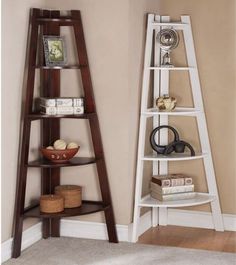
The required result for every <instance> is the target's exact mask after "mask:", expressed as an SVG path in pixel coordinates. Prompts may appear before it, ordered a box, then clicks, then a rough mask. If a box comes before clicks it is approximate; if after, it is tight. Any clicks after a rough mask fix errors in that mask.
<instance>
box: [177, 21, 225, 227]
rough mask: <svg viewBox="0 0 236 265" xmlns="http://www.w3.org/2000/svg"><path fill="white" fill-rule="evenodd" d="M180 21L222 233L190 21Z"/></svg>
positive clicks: (215, 216)
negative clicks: (185, 25)
mask: <svg viewBox="0 0 236 265" xmlns="http://www.w3.org/2000/svg"><path fill="white" fill-rule="evenodd" d="M181 21H182V22H183V23H186V24H188V27H185V28H184V30H183V34H184V41H185V48H186V54H187V61H188V65H189V66H190V67H192V69H191V70H190V71H189V75H190V81H191V86H192V93H193V101H194V106H195V108H197V109H198V110H200V111H201V113H200V114H199V115H198V116H197V124H198V132H199V137H200V142H201V149H202V152H206V153H207V154H208V155H207V156H206V157H205V158H204V167H205V173H206V179H207V185H208V190H209V193H210V195H214V196H215V200H214V201H212V202H211V208H212V216H213V222H214V227H215V229H216V230H217V231H224V225H223V219H222V214H221V208H220V203H219V195H218V190H217V186H216V178H215V172H214V167H213V161H212V155H211V148H210V143H209V136H208V130H207V124H206V118H205V114H204V107H203V100H202V93H201V85H200V80H199V75H198V69H197V61H196V56H195V49H194V42H193V36H192V31H191V21H190V18H189V16H181Z"/></svg>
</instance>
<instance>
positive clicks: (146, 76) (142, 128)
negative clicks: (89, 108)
mask: <svg viewBox="0 0 236 265" xmlns="http://www.w3.org/2000/svg"><path fill="white" fill-rule="evenodd" d="M152 22H154V15H153V14H149V15H148V25H147V33H146V47H145V55H144V58H145V59H144V73H143V84H142V101H141V112H142V111H143V110H144V109H146V108H147V104H148V87H149V82H150V71H149V69H148V67H150V64H151V52H152V39H153V29H152V27H151V23H152ZM145 133H146V117H144V116H142V115H140V125H139V140H138V157H137V160H138V161H137V168H136V186H135V202H134V218H133V234H132V242H136V241H137V239H138V234H137V232H138V223H139V218H140V207H139V205H138V202H139V201H140V198H141V195H142V182H143V163H144V162H143V160H142V159H141V157H142V156H143V154H144V148H145Z"/></svg>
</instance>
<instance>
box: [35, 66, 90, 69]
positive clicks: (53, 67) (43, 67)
mask: <svg viewBox="0 0 236 265" xmlns="http://www.w3.org/2000/svg"><path fill="white" fill-rule="evenodd" d="M84 67H87V66H86V65H63V66H45V65H37V66H35V68H36V69H43V70H62V69H67V70H68V69H81V68H84Z"/></svg>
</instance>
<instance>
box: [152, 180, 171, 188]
mask: <svg viewBox="0 0 236 265" xmlns="http://www.w3.org/2000/svg"><path fill="white" fill-rule="evenodd" d="M152 182H153V183H156V184H158V185H160V186H161V187H170V185H171V183H170V179H156V178H152Z"/></svg>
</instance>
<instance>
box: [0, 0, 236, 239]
mask: <svg viewBox="0 0 236 265" xmlns="http://www.w3.org/2000/svg"><path fill="white" fill-rule="evenodd" d="M159 2H160V3H159ZM223 2H224V1H223V0H221V1H220V0H217V1H213V0H208V1H193V0H188V1H187V0H186V1H184V0H179V1H178V4H177V3H176V1H168V0H165V1H164V0H160V1H154V0H147V1H145V0H121V1H116V0H99V1H96V0H68V1H63V0H57V1H55V0H44V1H43V0H34V1H33V0H28V1H17V0H4V1H3V18H2V19H3V39H2V49H3V53H2V54H3V65H2V69H3V73H2V107H3V109H2V113H3V116H2V122H3V126H2V128H3V129H2V137H3V141H2V154H4V155H3V156H2V202H3V203H2V241H5V240H7V239H8V238H10V237H11V230H12V219H13V209H14V196H15V183H16V168H17V152H18V141H19V125H20V123H19V121H20V109H21V94H22V92H21V91H22V82H23V73H24V70H23V69H24V63H25V61H24V60H25V59H24V58H25V45H26V37H27V25H28V11H29V8H30V7H44V8H52V9H55V8H59V9H62V10H68V9H80V10H81V11H82V19H83V24H84V31H85V39H86V43H87V49H88V55H89V61H90V67H91V73H92V81H93V85H94V92H95V98H96V102H97V109H98V114H99V120H100V123H101V131H102V138H103V143H104V149H105V156H106V162H107V168H108V173H109V181H110V186H111V192H112V199H113V203H114V210H115V217H116V221H117V223H119V224H128V223H130V222H131V220H132V213H133V209H132V207H133V191H134V175H135V166H136V150H137V136H138V132H137V130H138V113H139V102H140V93H141V80H142V78H141V74H142V65H143V49H144V38H145V23H146V18H145V13H147V12H156V13H160V14H162V15H164V14H169V15H173V16H174V17H178V16H179V15H181V14H189V15H191V18H192V24H193V30H194V39H195V45H196V51H197V59H198V64H199V71H200V77H201V83H202V87H203V95H204V103H205V107H206V115H207V120H208V127H209V133H210V141H211V145H212V148H213V158H214V163H215V168H216V174H217V182H218V187H219V191H220V199H221V204H222V209H223V212H224V213H232V214H235V213H236V208H235V203H234V201H235V197H234V194H235V193H236V190H235V163H234V159H235V148H233V147H236V137H235V135H236V131H235V130H236V129H235V122H236V121H235V119H234V118H233V115H235V114H236V110H235V77H234V73H235V70H236V64H235V57H233V55H232V54H233V53H234V52H235V39H233V36H231V35H233V34H231V33H232V32H235V24H234V23H233V22H234V21H233V17H234V16H235V13H233V12H235V11H233V7H234V1H233V0H231V1H228V2H227V6H226V5H225V4H224V3H223ZM209 9H210V10H211V12H209V11H207V10H209ZM216 18H217V24H215V19H216ZM212 32H213V33H212ZM216 32H219V33H220V34H218V35H220V36H218V35H217V36H214V33H216ZM62 34H63V35H66V36H68V37H69V32H68V31H66V30H63V32H62ZM224 34H225V35H224ZM224 36H227V38H225V37H224ZM68 45H69V47H70V45H73V41H71V42H69V43H68ZM180 52H181V50H180ZM176 53H177V52H176ZM70 57H71V58H72V55H71V56H70ZM179 58H181V54H176V56H175V58H174V59H175V60H176V62H178V60H180V59H179ZM12 62H13V63H12ZM175 78H176V77H175V76H173V77H171V82H172V84H173V85H172V91H173V92H172V93H173V94H174V95H176V97H178V98H179V102H180V103H181V104H183V103H187V104H190V103H191V97H190V94H189V93H187V90H188V89H189V88H188V87H187V86H185V85H184V83H185V82H184V81H185V77H184V76H183V77H181V78H180V81H178V82H179V83H178V84H179V86H178V87H177V86H176V82H175ZM77 79H78V77H77V75H76V73H75V72H70V73H68V72H67V73H63V78H62V87H63V88H62V93H63V94H65V95H66V92H65V90H67V91H68V89H71V91H72V92H73V93H74V94H75V95H78V96H79V95H81V92H80V91H81V89H79V90H78V89H77V83H76V80H77ZM68 80H69V81H70V82H69V81H68ZM72 80H73V81H74V82H73V81H72ZM68 84H70V87H68ZM180 85H181V87H180ZM36 87H37V86H36ZM72 92H71V93H72ZM180 92H181V93H180ZM9 98H11V106H12V108H8V104H7V101H8V99H9ZM219 106H220V107H221V108H223V111H221V109H220V107H219ZM16 110H17V111H16ZM226 117H227V118H226ZM186 119H187V118H186ZM222 120H224V122H223V123H222ZM172 122H173V123H172V124H174V125H176V127H177V128H178V129H180V132H181V135H183V137H184V138H185V139H187V140H189V141H191V142H193V143H194V144H195V145H197V144H198V141H196V140H195V136H197V135H196V134H194V131H195V129H194V127H193V126H194V125H195V124H193V126H191V128H192V127H193V128H192V129H191V131H190V129H189V123H190V121H188V119H187V122H186V120H184V119H182V120H178V121H177V122H176V121H172ZM222 124H223V126H222ZM87 129H88V126H87V124H86V122H79V124H78V125H77V124H75V122H71V121H70V122H68V121H66V122H63V124H62V137H63V138H65V139H66V140H71V139H73V140H77V141H79V143H80V145H81V153H80V154H81V155H88V154H90V153H91V149H90V147H89V145H90V144H91V142H90V139H89V137H88V135H87ZM37 131H38V124H37V123H36V124H35V125H34V128H33V130H32V137H31V144H32V145H31V146H32V147H31V151H30V155H31V157H34V156H36V155H37V148H38V134H37ZM78 135H79V136H78ZM180 166H181V167H182V168H183V167H184V171H186V173H188V172H190V173H191V174H192V176H193V177H194V179H195V181H196V183H197V187H198V188H199V189H200V188H201V189H203V190H205V189H206V188H205V182H204V172H203V168H202V164H201V163H200V162H196V161H195V162H193V163H192V162H188V163H187V164H181V165H180ZM177 167H178V165H177V164H176V163H174V165H172V166H171V170H177V169H178V170H179V168H177ZM182 168H181V170H183V169H182ZM191 169H192V170H191ZM193 169H194V170H193ZM193 171H194V173H192V172H193ZM62 174H63V177H62V183H75V184H80V185H82V186H83V187H84V198H87V199H88V198H89V199H97V198H99V197H100V194H99V192H98V191H97V188H98V183H97V180H96V174H95V168H94V167H90V166H87V167H80V168H79V169H78V168H70V169H64V170H63V171H62ZM28 180H29V185H28V186H27V200H26V201H27V204H29V203H30V200H32V199H33V198H37V197H38V196H39V186H40V181H39V172H38V170H30V171H29V177H28ZM201 209H203V210H205V209H206V210H207V208H206V207H203V208H201ZM101 216H102V215H101V214H94V215H89V216H84V217H83V218H82V219H83V220H94V221H101V220H102V217H101ZM80 219H81V218H80ZM32 222H33V221H32V220H27V222H26V225H27V226H29V225H31V224H32ZM34 222H35V220H34Z"/></svg>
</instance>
